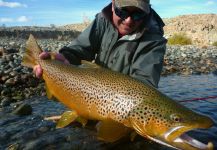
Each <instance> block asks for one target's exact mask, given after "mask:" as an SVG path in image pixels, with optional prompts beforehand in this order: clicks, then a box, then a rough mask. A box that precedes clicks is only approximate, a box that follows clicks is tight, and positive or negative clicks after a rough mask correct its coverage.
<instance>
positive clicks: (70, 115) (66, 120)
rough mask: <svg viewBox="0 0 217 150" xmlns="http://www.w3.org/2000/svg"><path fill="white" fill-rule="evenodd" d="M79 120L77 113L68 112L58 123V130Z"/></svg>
mask: <svg viewBox="0 0 217 150" xmlns="http://www.w3.org/2000/svg"><path fill="white" fill-rule="evenodd" d="M77 118H78V114H77V113H76V112H75V111H66V112H64V113H63V114H62V116H61V118H60V120H59V121H58V122H57V125H56V128H63V127H65V126H67V125H69V124H70V123H72V122H74V121H75V120H76V119H77Z"/></svg>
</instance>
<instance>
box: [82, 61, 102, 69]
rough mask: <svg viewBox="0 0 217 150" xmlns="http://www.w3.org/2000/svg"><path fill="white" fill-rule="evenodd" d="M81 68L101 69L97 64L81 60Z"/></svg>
mask: <svg viewBox="0 0 217 150" xmlns="http://www.w3.org/2000/svg"><path fill="white" fill-rule="evenodd" d="M81 67H82V68H101V67H100V66H99V65H97V64H96V63H92V62H90V61H87V60H81Z"/></svg>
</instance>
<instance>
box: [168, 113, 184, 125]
mask: <svg viewBox="0 0 217 150" xmlns="http://www.w3.org/2000/svg"><path fill="white" fill-rule="evenodd" d="M170 118H171V120H173V121H174V122H177V123H178V122H181V121H182V118H181V117H180V116H179V115H177V114H172V115H170Z"/></svg>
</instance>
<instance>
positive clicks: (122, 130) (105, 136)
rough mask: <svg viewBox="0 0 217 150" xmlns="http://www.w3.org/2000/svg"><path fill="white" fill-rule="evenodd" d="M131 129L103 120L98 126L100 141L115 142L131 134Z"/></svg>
mask: <svg viewBox="0 0 217 150" xmlns="http://www.w3.org/2000/svg"><path fill="white" fill-rule="evenodd" d="M130 131H131V129H130V128H128V127H126V126H124V125H123V124H121V123H118V122H116V121H113V120H103V121H100V122H99V123H98V124H97V136H98V139H100V140H104V141H106V142H115V141H117V140H119V139H121V138H122V137H124V136H126V135H127V134H129V133H130Z"/></svg>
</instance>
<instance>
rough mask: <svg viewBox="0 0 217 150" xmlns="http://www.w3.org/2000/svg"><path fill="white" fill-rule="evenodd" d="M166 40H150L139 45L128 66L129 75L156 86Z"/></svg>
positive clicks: (161, 66)
mask: <svg viewBox="0 0 217 150" xmlns="http://www.w3.org/2000/svg"><path fill="white" fill-rule="evenodd" d="M166 42H167V40H166V39H164V38H162V40H158V41H150V42H148V43H146V44H145V45H139V47H138V49H139V50H138V51H136V52H135V54H134V56H133V59H132V64H131V68H130V76H132V77H134V78H136V79H138V80H140V81H142V82H144V83H147V84H149V85H151V86H154V87H156V88H158V83H159V80H160V75H161V71H162V68H163V60H164V54H165V51H166Z"/></svg>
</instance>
